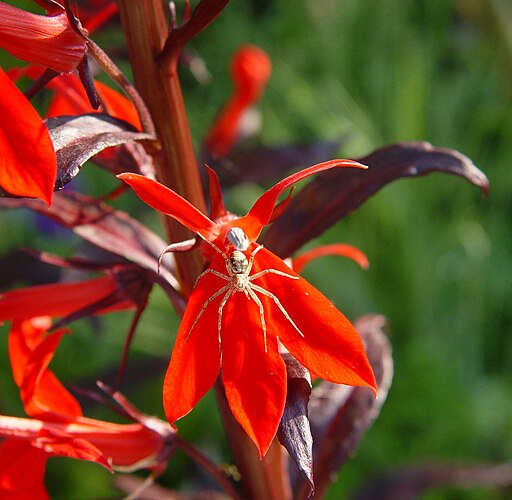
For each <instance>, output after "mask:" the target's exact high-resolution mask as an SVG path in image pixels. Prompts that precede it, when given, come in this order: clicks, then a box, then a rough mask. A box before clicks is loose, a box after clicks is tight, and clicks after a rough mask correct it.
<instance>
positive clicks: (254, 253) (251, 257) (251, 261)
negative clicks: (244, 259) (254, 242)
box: [246, 245, 263, 274]
mask: <svg viewBox="0 0 512 500" xmlns="http://www.w3.org/2000/svg"><path fill="white" fill-rule="evenodd" d="M262 248H263V245H258V246H257V247H256V249H255V250H254V252H252V253H251V256H250V257H249V265H248V266H247V271H246V272H247V274H249V273H250V272H251V269H252V264H253V262H254V256H255V255H256V254H257V253H258V252H259V251H260V250H261V249H262Z"/></svg>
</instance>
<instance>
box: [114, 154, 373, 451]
mask: <svg viewBox="0 0 512 500" xmlns="http://www.w3.org/2000/svg"><path fill="white" fill-rule="evenodd" d="M336 167H359V168H364V167H363V165H361V164H359V163H357V162H354V161H350V160H332V161H328V162H325V163H320V164H318V165H315V166H312V167H309V168H306V169H304V170H302V171H299V172H297V173H295V174H293V175H291V176H289V177H287V178H285V179H284V180H282V181H280V182H279V183H277V184H276V185H275V186H273V187H272V188H270V189H269V190H268V191H266V192H265V193H264V194H263V195H262V196H261V197H260V198H259V199H258V200H257V201H256V203H255V204H254V205H253V207H252V208H251V209H250V210H249V212H248V214H247V215H245V216H243V217H235V216H233V215H231V214H229V213H228V212H227V211H226V210H225V208H224V205H223V202H222V199H221V196H220V188H219V187H218V179H216V176H215V175H214V174H213V173H212V171H210V191H211V195H210V198H211V205H212V210H211V212H212V217H213V218H214V220H212V219H211V218H209V217H207V216H206V215H204V214H203V213H201V212H200V211H199V210H198V209H196V208H195V207H194V206H193V205H191V204H190V203H189V202H188V201H186V200H185V199H183V198H182V197H181V196H179V195H178V194H176V193H175V192H174V191H172V190H171V189H168V188H167V187H165V186H163V185H161V184H159V183H158V182H156V181H154V180H152V179H150V178H147V177H144V176H140V175H137V174H128V173H126V174H121V175H120V176H119V177H120V178H121V179H123V180H124V181H125V182H127V183H128V184H129V185H130V186H131V187H132V188H133V189H134V190H135V192H136V193H137V194H138V196H139V197H140V198H141V199H142V200H143V201H145V202H146V203H147V204H149V205H150V206H152V207H153V208H155V209H156V210H158V211H160V212H163V213H165V214H167V215H169V216H170V217H173V218H174V219H176V220H177V221H179V222H180V223H181V224H183V225H184V226H186V227H188V228H189V229H191V230H192V231H194V232H195V233H196V234H197V235H199V236H200V238H201V239H202V240H204V247H205V249H206V251H207V252H205V253H207V254H208V255H209V257H211V260H210V263H209V266H208V268H207V269H206V271H205V272H203V273H202V274H201V275H200V276H199V278H198V280H197V282H196V285H195V287H194V289H193V291H192V294H191V296H190V298H189V300H188V304H187V307H186V310H185V313H184V315H183V319H182V321H181V324H180V327H179V331H178V335H177V338H176V343H175V346H174V350H173V352H172V356H171V360H170V363H169V367H168V369H167V373H166V376H165V381H164V389H163V402H164V408H165V412H166V416H167V418H168V420H169V422H170V423H171V424H174V423H175V421H176V420H178V419H179V418H181V417H183V416H184V415H186V414H187V413H188V412H189V411H190V410H192V408H193V407H194V406H195V405H196V404H197V402H198V401H199V400H200V399H201V398H202V397H203V396H204V394H205V393H206V392H207V391H208V390H209V389H210V388H211V387H212V385H213V384H214V382H215V380H216V378H217V376H218V374H219V370H221V373H222V380H223V383H224V388H225V392H226V397H227V400H228V403H229V406H230V408H231V411H232V412H233V415H234V416H235V418H236V419H237V420H238V422H239V423H240V424H241V426H242V427H243V428H244V429H245V431H246V433H247V434H248V435H249V436H250V438H251V439H252V440H253V441H254V443H255V444H256V446H257V447H258V450H259V453H260V457H263V456H264V455H265V453H266V451H267V449H268V447H269V446H270V443H271V442H272V439H273V438H274V436H275V434H276V431H277V428H278V426H279V421H280V418H281V416H282V414H283V409H284V405H285V400H286V390H287V389H286V384H287V377H286V366H285V363H284V361H283V359H282V357H281V355H280V354H279V346H280V345H281V344H282V345H284V347H286V349H287V350H288V351H289V352H290V353H291V354H292V355H293V356H294V357H295V358H296V359H297V360H298V361H299V362H300V363H301V364H302V365H304V366H305V367H306V368H307V369H308V370H309V371H310V372H311V373H312V374H313V375H315V376H318V377H320V378H323V379H326V380H329V381H331V382H335V383H340V384H348V385H354V386H368V387H370V388H371V389H372V390H373V391H374V392H375V393H376V389H377V388H376V383H375V378H374V374H373V371H372V368H371V367H370V364H369V363H368V360H367V358H366V354H365V351H364V347H363V344H362V342H361V339H360V337H359V335H358V333H357V331H356V330H355V328H354V327H353V326H352V324H351V323H350V322H349V321H348V320H347V318H345V316H344V315H343V314H342V313H341V312H339V311H338V310H337V309H336V308H335V307H334V305H333V304H332V303H331V302H330V301H329V300H328V299H327V298H326V297H324V296H323V295H322V294H321V293H320V292H319V291H318V290H316V289H315V288H314V287H313V286H312V285H310V284H309V283H308V282H307V281H306V280H304V279H303V278H302V277H300V276H299V275H298V274H297V273H295V272H294V271H293V270H292V269H290V268H289V267H288V266H287V265H286V264H285V263H284V262H283V261H282V260H281V259H280V258H279V257H277V256H276V255H274V254H273V253H271V252H270V251H269V250H267V249H265V248H263V247H262V246H261V245H259V244H258V243H257V239H258V237H259V235H260V233H261V231H262V229H263V227H264V226H265V225H266V224H268V223H269V221H270V220H271V218H272V216H273V212H274V207H275V204H276V201H277V199H278V197H279V195H280V194H281V193H283V192H284V191H285V190H286V189H288V188H289V187H291V186H292V185H293V184H295V183H296V182H298V181H300V180H301V179H304V178H306V177H309V176H310V175H313V174H315V173H317V172H320V171H323V170H327V169H330V168H336ZM212 186H213V187H212ZM170 248H172V245H171V247H170Z"/></svg>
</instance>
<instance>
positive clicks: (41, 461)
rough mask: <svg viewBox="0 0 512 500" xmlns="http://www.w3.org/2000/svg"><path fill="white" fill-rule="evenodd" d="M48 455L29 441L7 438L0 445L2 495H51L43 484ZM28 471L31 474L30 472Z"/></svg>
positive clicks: (19, 498) (17, 498)
mask: <svg viewBox="0 0 512 500" xmlns="http://www.w3.org/2000/svg"><path fill="white" fill-rule="evenodd" d="M47 459H48V454H47V453H45V452H44V451H41V450H38V449H37V448H34V447H32V446H30V444H29V443H28V442H26V441H20V440H17V439H7V440H6V441H4V442H3V443H1V444H0V498H5V499H9V500H23V499H28V498H37V499H40V500H46V499H48V498H49V496H48V493H47V492H46V488H45V486H44V469H45V467H46V460H47ZM28 472H29V473H28Z"/></svg>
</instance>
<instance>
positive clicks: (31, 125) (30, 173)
mask: <svg viewBox="0 0 512 500" xmlns="http://www.w3.org/2000/svg"><path fill="white" fill-rule="evenodd" d="M0 17H1V13H0ZM0 151H1V154H0V187H2V188H3V189H5V190H6V191H7V192H9V193H10V194H12V195H16V196H28V197H33V198H41V199H43V200H44V201H45V202H46V203H47V204H48V205H49V204H50V203H51V200H52V195H53V187H54V185H55V178H56V176H57V157H56V155H55V150H54V147H53V143H52V140H51V138H50V134H49V133H48V129H47V128H46V126H45V124H44V123H43V121H42V120H41V118H40V116H39V114H38V113H37V111H36V110H35V109H34V108H33V107H32V105H31V104H30V102H29V101H28V99H27V98H26V97H25V96H24V95H23V94H22V93H21V92H20V91H19V90H18V88H17V87H16V86H15V85H14V83H13V82H12V81H11V80H10V78H9V77H8V76H7V75H6V74H5V73H4V72H3V71H2V69H1V68H0Z"/></svg>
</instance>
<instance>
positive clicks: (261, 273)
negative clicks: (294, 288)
mask: <svg viewBox="0 0 512 500" xmlns="http://www.w3.org/2000/svg"><path fill="white" fill-rule="evenodd" d="M269 273H270V274H278V275H279V276H284V277H285V278H290V279H292V280H298V279H299V277H298V276H292V275H291V274H287V273H284V272H283V271H278V270H277V269H264V270H263V271H259V272H257V273H254V274H253V275H252V276H249V281H252V280H255V279H258V278H261V277H262V276H264V275H265V274H269Z"/></svg>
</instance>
